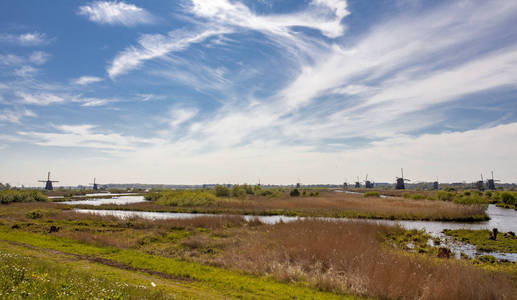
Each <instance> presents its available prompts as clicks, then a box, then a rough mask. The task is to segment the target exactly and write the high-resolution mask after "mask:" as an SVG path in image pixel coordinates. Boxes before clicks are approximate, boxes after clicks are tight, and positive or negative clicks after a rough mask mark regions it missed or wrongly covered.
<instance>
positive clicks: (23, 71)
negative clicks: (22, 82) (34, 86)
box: [14, 66, 39, 78]
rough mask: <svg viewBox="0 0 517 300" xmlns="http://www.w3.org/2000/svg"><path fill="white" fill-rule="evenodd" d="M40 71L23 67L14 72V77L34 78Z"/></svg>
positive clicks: (30, 67)
mask: <svg viewBox="0 0 517 300" xmlns="http://www.w3.org/2000/svg"><path fill="white" fill-rule="evenodd" d="M38 71H39V70H38V69H37V68H34V67H32V66H21V67H20V68H18V69H16V70H14V75H16V76H18V77H25V78H27V77H32V76H34V75H36V73H38Z"/></svg>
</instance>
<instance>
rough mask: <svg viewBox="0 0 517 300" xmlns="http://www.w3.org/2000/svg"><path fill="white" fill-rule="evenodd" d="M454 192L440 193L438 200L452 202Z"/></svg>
mask: <svg viewBox="0 0 517 300" xmlns="http://www.w3.org/2000/svg"><path fill="white" fill-rule="evenodd" d="M454 195H455V193H454V192H451V191H438V193H437V196H438V200H442V201H452V200H454Z"/></svg>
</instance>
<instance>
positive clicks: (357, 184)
mask: <svg viewBox="0 0 517 300" xmlns="http://www.w3.org/2000/svg"><path fill="white" fill-rule="evenodd" d="M354 187H355V188H356V189H360V188H361V183H360V182H359V176H357V181H356V182H355V185H354Z"/></svg>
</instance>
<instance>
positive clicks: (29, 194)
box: [0, 190, 48, 204]
mask: <svg viewBox="0 0 517 300" xmlns="http://www.w3.org/2000/svg"><path fill="white" fill-rule="evenodd" d="M37 201H48V198H47V197H46V196H45V195H43V194H42V193H41V192H39V191H19V190H5V191H0V203H1V204H9V203H12V202H37Z"/></svg>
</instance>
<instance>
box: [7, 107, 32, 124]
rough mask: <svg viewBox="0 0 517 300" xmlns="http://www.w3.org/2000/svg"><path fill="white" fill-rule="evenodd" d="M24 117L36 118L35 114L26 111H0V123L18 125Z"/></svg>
mask: <svg viewBox="0 0 517 300" xmlns="http://www.w3.org/2000/svg"><path fill="white" fill-rule="evenodd" d="M24 117H36V113H34V112H33V111H31V110H28V109H23V110H9V109H4V110H1V111H0V122H9V123H20V121H21V119H22V118H24Z"/></svg>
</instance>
